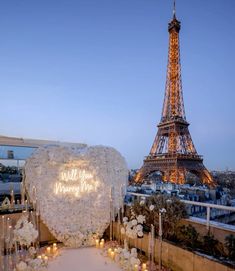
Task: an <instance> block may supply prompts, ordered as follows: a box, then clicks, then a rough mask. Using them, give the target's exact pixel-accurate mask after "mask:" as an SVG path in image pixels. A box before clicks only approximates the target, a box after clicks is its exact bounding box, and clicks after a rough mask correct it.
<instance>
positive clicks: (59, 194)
mask: <svg viewBox="0 0 235 271" xmlns="http://www.w3.org/2000/svg"><path fill="white" fill-rule="evenodd" d="M25 176H26V177H25V184H26V188H27V190H28V193H29V196H30V198H31V200H36V199H35V198H34V199H33V197H35V189H36V197H37V205H38V206H37V208H39V210H40V216H41V219H42V220H43V222H44V223H45V224H46V225H47V227H48V228H49V230H50V231H51V233H52V234H53V235H54V236H55V237H56V238H57V239H58V240H59V241H61V242H63V243H64V244H65V245H67V246H70V247H80V246H83V245H93V244H94V240H95V238H96V236H102V234H103V232H104V230H105V229H106V228H107V226H108V224H109V219H110V191H112V198H113V208H114V210H117V209H118V208H119V207H120V204H121V202H122V200H123V195H122V193H121V191H122V187H123V186H125V185H126V183H127V179H128V170H127V166H126V162H125V160H124V158H123V157H122V156H121V155H120V153H119V152H117V151H116V150H115V149H113V148H110V147H103V146H92V147H76V146H74V147H72V146H70V147H68V146H45V147H42V148H39V149H38V150H36V151H35V153H34V154H33V155H32V157H30V158H29V159H28V160H27V161H26V165H25Z"/></svg>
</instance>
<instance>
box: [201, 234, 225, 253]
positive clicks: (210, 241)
mask: <svg viewBox="0 0 235 271" xmlns="http://www.w3.org/2000/svg"><path fill="white" fill-rule="evenodd" d="M202 249H203V250H204V251H205V252H206V253H207V254H209V255H212V256H215V257H221V256H225V252H224V247H223V244H222V243H221V242H219V241H218V240H217V239H215V238H214V235H212V234H211V233H210V232H208V233H207V235H205V236H203V242H202Z"/></svg>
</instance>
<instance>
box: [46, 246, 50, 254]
mask: <svg viewBox="0 0 235 271" xmlns="http://www.w3.org/2000/svg"><path fill="white" fill-rule="evenodd" d="M46 251H47V255H50V254H51V247H47V250H46Z"/></svg>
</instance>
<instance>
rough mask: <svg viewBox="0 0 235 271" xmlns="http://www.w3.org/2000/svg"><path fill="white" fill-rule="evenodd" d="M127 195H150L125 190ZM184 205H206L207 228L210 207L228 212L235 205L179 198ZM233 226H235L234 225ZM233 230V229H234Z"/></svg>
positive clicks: (234, 209) (232, 209) (140, 196)
mask: <svg viewBox="0 0 235 271" xmlns="http://www.w3.org/2000/svg"><path fill="white" fill-rule="evenodd" d="M126 194H127V195H133V196H136V197H137V198H143V197H151V196H152V195H148V194H140V193H135V192H127V193H126ZM180 201H181V202H183V203H184V204H186V205H194V206H202V207H206V227H207V229H208V230H209V228H210V222H211V219H210V214H211V209H212V208H214V209H219V210H226V211H230V212H234V213H235V207H232V206H225V205H217V204H212V203H206V202H198V201H190V200H180ZM234 228H235V227H234ZM234 231H235V229H234Z"/></svg>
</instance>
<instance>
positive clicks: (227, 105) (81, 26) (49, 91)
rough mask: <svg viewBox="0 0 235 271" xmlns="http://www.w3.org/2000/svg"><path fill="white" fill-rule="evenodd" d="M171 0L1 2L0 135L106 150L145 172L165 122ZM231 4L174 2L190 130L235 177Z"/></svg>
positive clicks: (210, 160)
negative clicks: (114, 151) (146, 160)
mask: <svg viewBox="0 0 235 271" xmlns="http://www.w3.org/2000/svg"><path fill="white" fill-rule="evenodd" d="M172 3H173V1H172V0H168V1H166V0H164V1H163V0H149V1H147V2H146V1H145V2H144V1H142V0H130V1H128V2H127V1H125V0H120V1H118V2H116V1H112V0H111V1H110V0H100V1H95V0H86V1H82V0H71V1H69V2H67V1H64V0H62V1H60V2H58V1H56V0H51V1H49V2H48V1H45V0H42V1H40V2H32V1H29V0H25V1H17V0H12V1H6V2H2V3H0V34H1V38H0V39H1V43H0V56H1V65H0V77H1V80H0V98H1V107H0V114H1V130H0V134H1V135H3V136H10V137H22V138H29V139H41V140H53V141H62V142H74V143H85V144H88V145H107V146H112V147H114V148H116V149H117V150H118V151H119V152H120V153H121V154H122V155H123V156H124V157H125V159H126V161H127V164H128V168H129V169H137V168H140V167H141V165H142V163H143V159H144V157H145V156H147V155H148V154H149V151H150V148H151V146H152V144H153V141H154V138H155V136H156V133H157V127H156V126H157V124H158V123H159V121H160V117H161V111H162V105H163V98H164V90H165V79H166V67H167V53H168V52H167V50H168V31H167V26H168V22H169V21H170V20H171V18H172ZM234 11H235V1H234V0H227V1H220V0H208V1H206V2H205V1H203V0H198V1H194V2H192V1H186V0H177V1H176V17H177V19H178V20H180V21H181V31H180V48H181V66H182V82H183V95H184V103H185V109H186V118H187V121H188V122H189V123H190V126H189V131H190V134H191V136H192V139H193V142H194V145H195V147H196V150H197V152H198V154H199V155H202V156H203V159H204V164H205V166H206V167H207V168H208V169H209V170H211V171H212V170H220V171H225V170H226V169H227V168H228V169H230V170H232V171H234V170H235V155H234V153H235V140H234V139H235V127H234V123H235V107H234V105H233V103H234V102H233V101H234V100H235V91H234V89H235V76H234V62H235V51H234V47H235V29H234V27H232V26H233V25H235V16H234Z"/></svg>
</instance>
